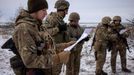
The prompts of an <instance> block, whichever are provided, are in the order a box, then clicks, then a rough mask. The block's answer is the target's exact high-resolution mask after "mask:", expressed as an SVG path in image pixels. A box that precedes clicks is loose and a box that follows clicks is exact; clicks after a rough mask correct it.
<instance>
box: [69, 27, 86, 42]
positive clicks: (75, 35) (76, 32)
mask: <svg viewBox="0 0 134 75" xmlns="http://www.w3.org/2000/svg"><path fill="white" fill-rule="evenodd" d="M83 31H84V29H83V28H81V27H80V26H78V27H77V28H75V27H73V26H71V25H70V24H68V28H67V33H68V36H69V37H70V39H71V40H78V39H79V38H80V36H81V35H82V33H83Z"/></svg>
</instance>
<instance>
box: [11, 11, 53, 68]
mask: <svg viewBox="0 0 134 75" xmlns="http://www.w3.org/2000/svg"><path fill="white" fill-rule="evenodd" d="M40 25H41V23H40V22H39V21H37V20H36V19H34V18H32V17H31V16H30V14H29V13H27V12H26V11H25V10H24V11H22V12H21V14H20V15H19V16H18V18H17V20H16V25H15V32H14V34H13V40H14V42H15V46H16V48H17V50H18V52H19V54H20V56H21V58H22V61H23V63H24V64H25V66H26V68H40V69H46V68H50V67H51V66H52V55H51V54H48V53H47V52H49V50H47V49H50V50H51V51H52V52H53V49H54V48H53V47H54V45H53V41H52V39H51V38H50V36H46V37H45V38H46V40H43V38H41V37H40V33H39V32H40V29H39V26H40ZM44 42H45V43H44ZM46 43H51V44H49V45H50V46H49V47H48V48H45V50H43V48H44V47H46V46H45V45H46ZM41 44H44V47H43V48H41V47H42V46H41Z"/></svg>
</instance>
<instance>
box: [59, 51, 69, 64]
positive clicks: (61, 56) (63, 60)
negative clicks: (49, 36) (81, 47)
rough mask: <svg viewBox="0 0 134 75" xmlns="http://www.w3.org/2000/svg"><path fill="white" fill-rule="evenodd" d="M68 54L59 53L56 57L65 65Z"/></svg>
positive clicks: (66, 52) (67, 52) (65, 52)
mask: <svg viewBox="0 0 134 75" xmlns="http://www.w3.org/2000/svg"><path fill="white" fill-rule="evenodd" d="M70 53H71V52H70V51H63V52H61V53H59V54H58V55H59V57H60V62H61V63H63V64H67V62H68V60H69V56H70Z"/></svg>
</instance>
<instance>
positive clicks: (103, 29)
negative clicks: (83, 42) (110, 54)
mask: <svg viewBox="0 0 134 75" xmlns="http://www.w3.org/2000/svg"><path fill="white" fill-rule="evenodd" d="M110 21H111V18H110V17H107V16H106V17H103V18H102V22H101V25H99V26H98V28H97V30H96V33H95V43H94V49H95V57H96V75H107V73H106V72H104V71H103V65H104V63H105V60H106V49H107V47H108V43H109V40H112V41H115V40H113V39H116V38H117V35H116V34H114V33H112V30H111V28H110V27H109V24H110Z"/></svg>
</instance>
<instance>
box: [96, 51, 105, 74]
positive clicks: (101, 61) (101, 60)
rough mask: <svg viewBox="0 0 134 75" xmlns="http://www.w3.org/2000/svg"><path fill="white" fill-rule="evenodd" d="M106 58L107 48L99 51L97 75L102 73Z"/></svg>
mask: <svg viewBox="0 0 134 75" xmlns="http://www.w3.org/2000/svg"><path fill="white" fill-rule="evenodd" d="M105 60H106V50H102V51H97V60H96V75H101V74H102V70H103V66H104V63H105Z"/></svg>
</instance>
